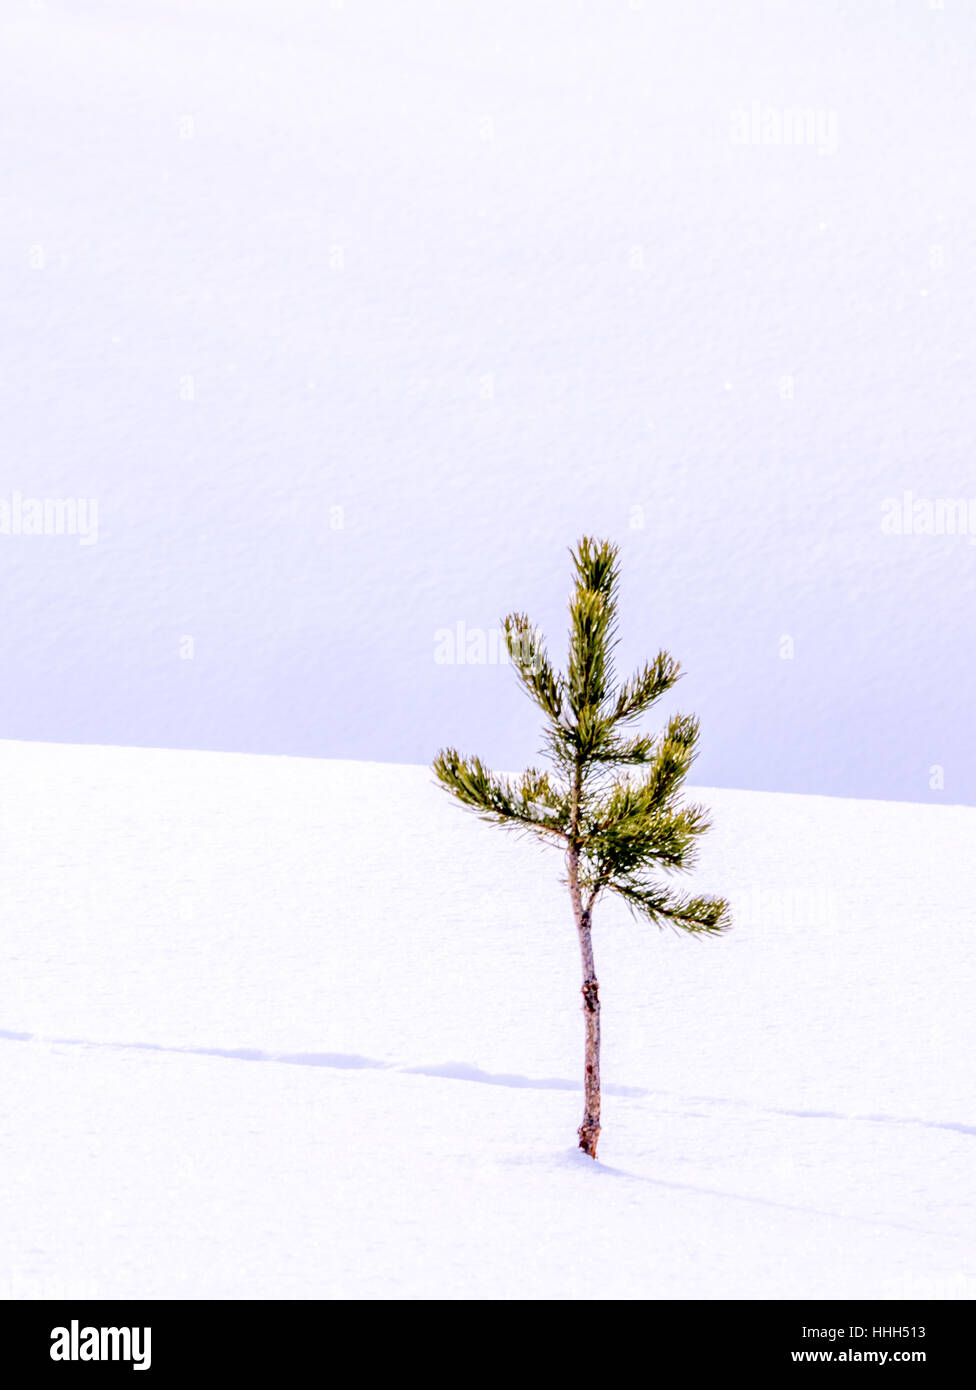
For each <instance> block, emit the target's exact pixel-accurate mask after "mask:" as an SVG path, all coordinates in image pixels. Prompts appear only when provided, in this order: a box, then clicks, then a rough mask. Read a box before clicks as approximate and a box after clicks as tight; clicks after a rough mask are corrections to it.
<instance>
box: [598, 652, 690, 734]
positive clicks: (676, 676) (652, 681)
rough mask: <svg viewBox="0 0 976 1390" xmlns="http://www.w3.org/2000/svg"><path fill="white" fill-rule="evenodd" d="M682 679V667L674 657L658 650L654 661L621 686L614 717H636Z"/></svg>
mask: <svg viewBox="0 0 976 1390" xmlns="http://www.w3.org/2000/svg"><path fill="white" fill-rule="evenodd" d="M680 679H681V667H680V666H679V665H678V663H677V662H676V661H675V660H674V658H673V657H671V656H669V655H668V653H667V652H658V654H657V656H656V657H655V658H654V660H653V661H649V662H648V663H647V665H646V666H644V667H642V668H641V670H640V671H638V672H637V674H636V675H633V676H631V678H630V680H629V681H626V682H625V683H624V684H623V685H622V686H621V687H620V690H619V691H618V693H617V703H616V706H615V707H614V718H615V719H618V720H629V719H636V718H637V717H638V715H641V714H644V713H645V712H646V711H647V710H648V709H650V707H651V705H653V704H654V701H655V700H658V699H660V697H661V696H662V695H663V694H664V693H665V691H667V690H670V689H671V687H672V686H673V685H674V684H675V682H676V681H678V680H680Z"/></svg>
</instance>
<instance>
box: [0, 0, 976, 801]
mask: <svg viewBox="0 0 976 1390" xmlns="http://www.w3.org/2000/svg"><path fill="white" fill-rule="evenodd" d="M974 70H976V14H974V12H973V11H972V10H971V9H970V8H969V7H967V6H965V5H963V4H960V3H956V0H946V8H945V10H944V11H941V10H938V9H933V8H930V6H929V5H928V4H927V3H926V2H925V0H861V3H856V0H855V3H844V4H836V5H832V4H828V3H826V0H820V2H819V3H802V2H801V0H792V3H773V0H767V3H764V4H759V3H740V4H736V5H730V4H728V3H726V2H725V0H699V3H684V4H681V5H663V4H651V3H650V0H646V3H638V0H634V3H629V0H606V3H602V4H597V3H595V0H594V3H580V4H571V3H569V0H562V2H561V3H556V0H551V3H539V2H538V0H511V2H510V3H500V2H499V0H477V2H476V0H461V2H460V3H447V0H445V3H441V4H429V3H417V0H402V2H401V3H396V4H394V3H391V2H388V3H365V2H364V3H358V2H357V0H345V3H344V4H341V5H330V4H329V3H328V0H319V2H318V3H313V0H305V2H304V3H297V0H261V3H258V2H257V0H233V3H231V0H226V3H217V0H187V3H177V2H176V0H170V2H169V3H165V2H164V0H140V3H139V4H138V5H133V4H131V3H128V2H127V0H112V2H109V0H87V2H86V0H74V3H69V0H63V2H62V3H56V2H55V0H46V3H44V4H34V5H31V4H29V3H27V0H23V3H16V0H10V3H9V4H7V5H6V6H5V7H4V11H3V16H2V20H0V92H2V109H3V122H2V137H0V138H2V154H3V167H4V178H3V182H2V187H0V300H2V312H3V336H2V344H3V347H2V352H3V361H2V364H0V365H2V370H0V419H2V422H3V436H2V439H3V448H2V454H0V498H3V497H7V498H9V497H10V496H11V495H12V493H13V492H14V490H20V491H21V492H22V493H24V494H25V495H31V496H42V497H43V496H45V495H46V496H68V497H79V496H82V497H95V498H97V499H98V502H99V509H100V536H99V540H98V543H97V545H94V546H90V547H86V546H81V545H79V544H78V543H77V539H76V538H71V537H51V538H46V537H43V538H31V539H27V538H24V537H12V536H11V537H8V536H0V602H2V622H3V637H4V651H5V655H6V660H5V662H4V669H3V680H2V681H0V736H2V737H8V738H24V739H50V740H61V741H79V742H101V743H125V744H151V745H164V746H172V747H194V748H212V749H228V750H240V751H250V752H265V753H294V754H303V755H309V756H321V757H347V758H370V759H377V760H391V761H405V762H423V761H426V760H428V759H429V757H430V756H431V754H432V753H433V751H434V750H435V748H436V747H437V746H438V745H439V744H441V743H443V742H446V741H454V742H457V743H458V744H460V745H461V746H462V747H464V748H468V749H472V750H476V751H479V752H481V753H482V754H484V755H485V756H487V757H489V758H490V759H492V760H493V761H495V762H497V763H499V764H501V765H503V766H514V765H516V764H517V763H518V762H519V761H521V760H522V759H524V758H525V757H527V756H529V755H531V753H532V752H533V749H534V748H535V746H536V732H535V729H536V721H535V718H534V715H533V713H532V710H531V708H530V707H529V706H528V705H527V704H526V703H525V702H524V701H523V700H522V698H521V697H520V696H519V695H518V693H517V692H516V690H515V688H514V678H513V677H512V675H511V672H508V671H505V670H502V669H499V668H498V667H494V666H490V665H486V666H480V667H471V666H464V667H448V666H438V665H436V664H435V662H434V633H435V631H436V630H437V629H438V628H442V627H449V626H453V625H454V624H455V623H456V622H457V621H459V620H463V621H464V622H466V623H467V625H468V627H480V628H485V629H487V628H490V627H493V626H495V625H496V624H497V621H498V619H499V617H500V616H501V615H502V614H503V613H504V612H506V611H507V610H508V609H510V608H512V607H525V608H527V609H529V611H530V612H531V613H532V614H533V616H535V617H537V618H538V619H539V620H540V621H541V622H543V623H544V624H545V625H546V626H547V627H548V628H549V629H550V631H551V632H552V634H553V638H554V641H553V645H554V647H555V648H556V649H557V651H558V652H559V653H560V654H561V652H562V649H563V645H564V627H565V620H564V616H563V605H564V599H565V592H566V589H567V581H568V569H567V557H566V554H565V549H566V547H567V545H568V544H569V543H570V542H571V541H572V540H573V538H574V537H575V536H576V535H578V534H579V533H581V532H582V531H584V530H588V531H591V532H595V533H598V534H603V535H607V536H612V537H614V538H616V539H617V540H619V541H620V543H621V545H622V548H623V553H624V571H625V580H626V596H625V613H624V632H625V639H626V640H625V655H626V658H627V659H628V660H631V659H636V658H638V657H640V656H643V655H644V654H646V653H647V652H648V651H649V650H653V649H656V647H657V646H658V645H660V644H666V645H668V646H669V647H671V649H672V650H673V651H674V653H675V655H677V656H678V657H679V659H680V660H681V661H682V663H683V664H684V665H685V667H686V668H687V670H688V672H689V674H688V676H687V679H686V680H685V682H684V685H683V687H682V690H681V701H680V702H679V703H680V704H682V705H684V706H685V707H688V708H692V709H695V710H697V711H698V712H700V714H701V715H702V718H703V721H704V730H705V739H704V751H703V755H702V759H701V762H700V764H699V768H698V772H697V780H699V781H702V782H710V783H713V784H724V785H733V786H742V787H757V788H777V789H783V790H788V791H797V792H825V793H833V794H841V795H848V796H862V797H900V798H909V799H913V800H935V801H938V800H942V801H969V802H972V801H974V800H976V754H974V751H973V744H974V740H973V735H972V726H973V718H974V715H973V710H974V688H976V636H974V612H976V606H974V602H973V600H974V580H976V548H974V546H973V545H972V544H971V542H970V539H969V538H968V537H938V536H912V537H893V536H886V535H883V534H882V532H881V524H880V523H881V505H882V502H883V500H884V499H885V498H886V497H889V496H900V495H901V494H902V492H903V491H904V490H905V489H911V490H912V491H913V492H914V494H915V495H916V496H920V497H927V498H931V499H936V498H940V497H965V498H968V497H970V496H976V470H974V468H973V429H972V424H973V416H974V411H973V405H972V395H973V383H974V370H973V368H974V335H976V312H974V311H976V302H974V300H976V296H974V284H976V277H974V269H976V266H974V259H976V257H974V184H973V179H972V177H971V165H972V138H973V131H974V129H976V92H974V88H973V84H972V73H973V71H974ZM754 101H758V102H760V103H762V104H763V105H764V106H771V107H779V108H783V107H794V106H801V107H813V108H818V109H822V110H825V111H832V112H835V113H836V119H837V137H838V144H837V151H836V153H834V154H821V153H820V152H819V151H818V150H817V149H816V148H807V147H804V148H795V147H794V148H770V147H764V146H751V145H749V146H743V145H737V144H735V143H733V141H732V139H731V127H730V120H731V113H732V110H733V108H738V107H748V106H750V105H751V103H752V102H754ZM187 118H190V121H191V122H192V124H189V123H188V121H187ZM188 133H189V134H191V135H192V138H185V137H186V135H187V134H188ZM181 137H184V138H181ZM37 246H42V247H43V248H44V262H45V263H44V268H43V269H35V268H33V267H32V265H31V248H32V247H37ZM336 248H341V250H337V249H336ZM635 248H638V249H636V250H635ZM340 259H341V262H342V264H341V266H340V265H337V264H335V262H337V261H338V260H340ZM641 267H643V268H641ZM186 376H192V377H193V388H194V393H195V399H194V400H193V401H185V400H181V398H180V381H181V378H183V377H186ZM784 377H791V378H792V382H793V388H792V389H793V399H792V400H785V399H783V395H782V387H781V382H782V379H783V378H784ZM334 507H342V508H343V509H344V512H343V516H344V526H343V528H342V529H341V530H337V529H332V527H331V526H330V517H331V516H333V515H334V514H333V513H331V512H330V509H331V508H334ZM636 507H643V508H644V511H645V516H646V524H645V526H644V529H631V520H632V518H633V517H634V516H635V513H634V512H633V510H632V509H634V508H636ZM786 634H788V635H790V636H791V637H792V639H793V641H794V643H795V658H794V659H793V660H792V661H784V660H781V659H780V654H779V653H780V639H781V637H782V636H783V635H786ZM183 635H192V636H193V637H194V639H195V643H196V648H195V657H194V659H193V660H192V661H186V660H181V659H180V655H179V642H180V638H181V636H183ZM934 764H940V765H942V766H943V767H944V769H945V789H944V790H943V791H931V790H930V788H929V769H930V767H931V766H932V765H934Z"/></svg>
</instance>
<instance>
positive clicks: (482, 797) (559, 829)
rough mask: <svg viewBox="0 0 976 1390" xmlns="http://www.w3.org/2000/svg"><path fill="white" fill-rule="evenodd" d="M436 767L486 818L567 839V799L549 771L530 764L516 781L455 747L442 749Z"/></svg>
mask: <svg viewBox="0 0 976 1390" xmlns="http://www.w3.org/2000/svg"><path fill="white" fill-rule="evenodd" d="M433 770H434V774H435V776H436V777H437V779H438V781H439V782H440V783H441V785H442V786H443V787H444V788H445V789H446V790H447V791H449V792H450V793H451V795H452V796H455V797H456V798H457V799H458V801H460V802H461V804H462V805H464V806H466V807H467V808H468V809H469V810H472V811H475V812H476V813H477V814H478V815H479V816H480V817H481V819H482V820H487V821H491V822H492V823H494V824H496V825H509V826H513V827H524V828H526V829H529V830H532V831H534V832H535V833H536V834H539V835H541V836H542V837H543V838H545V837H547V836H549V837H552V838H556V839H559V840H565V838H566V827H567V825H568V818H569V808H568V803H567V799H566V797H565V795H564V794H562V793H561V792H560V790H559V789H558V788H557V787H554V786H553V785H552V783H551V781H550V779H549V776H548V774H547V773H544V772H541V773H540V772H537V771H536V770H535V769H534V768H529V769H528V771H527V772H525V773H523V774H522V776H521V777H520V778H518V779H517V780H516V781H514V782H513V781H512V780H511V779H510V778H508V777H500V776H498V775H497V774H496V773H493V772H490V771H489V770H488V769H487V768H486V767H485V766H484V764H483V763H482V761H481V759H480V758H465V757H462V756H461V754H460V753H458V752H457V750H456V749H454V748H444V749H442V750H441V752H439V753H438V755H437V757H436V758H435V759H434V763H433Z"/></svg>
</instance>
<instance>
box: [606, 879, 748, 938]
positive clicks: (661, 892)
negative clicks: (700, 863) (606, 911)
mask: <svg viewBox="0 0 976 1390" xmlns="http://www.w3.org/2000/svg"><path fill="white" fill-rule="evenodd" d="M608 886H609V887H610V889H611V890H612V891H613V892H615V893H618V894H619V895H620V897H622V898H623V899H624V901H625V902H626V903H627V906H628V907H629V908H630V909H631V911H632V912H633V914H634V915H635V916H637V917H644V918H646V919H647V921H649V922H650V923H652V925H654V926H657V927H672V928H673V929H674V930H675V931H685V932H689V933H691V934H693V935H708V936H718V935H720V934H721V933H722V932H724V931H728V929H729V928H730V927H731V925H732V919H731V913H730V910H729V904H728V902H727V901H726V899H725V898H701V897H699V898H690V897H686V896H684V895H679V894H676V893H671V892H668V891H667V890H666V889H664V888H660V887H658V886H656V885H653V884H649V883H644V882H641V881H639V880H630V879H624V880H614V881H613V882H611V883H610V884H609V885H608Z"/></svg>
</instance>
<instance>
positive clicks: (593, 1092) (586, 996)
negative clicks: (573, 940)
mask: <svg viewBox="0 0 976 1390" xmlns="http://www.w3.org/2000/svg"><path fill="white" fill-rule="evenodd" d="M579 938H580V950H581V952H582V955H583V1019H584V1021H585V1023H586V1052H585V1061H584V1065H585V1068H586V1071H585V1076H586V1098H585V1101H584V1105H583V1123H582V1124H581V1125H580V1127H579V1146H580V1148H581V1149H582V1150H583V1152H584V1153H586V1154H589V1156H590V1158H596V1146H597V1140H598V1139H599V1138H600V986H599V984H598V983H597V978H596V970H595V968H594V965H593V941H592V938H591V936H590V914H589V913H588V912H584V913H583V918H582V921H581V922H580V928H579Z"/></svg>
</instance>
